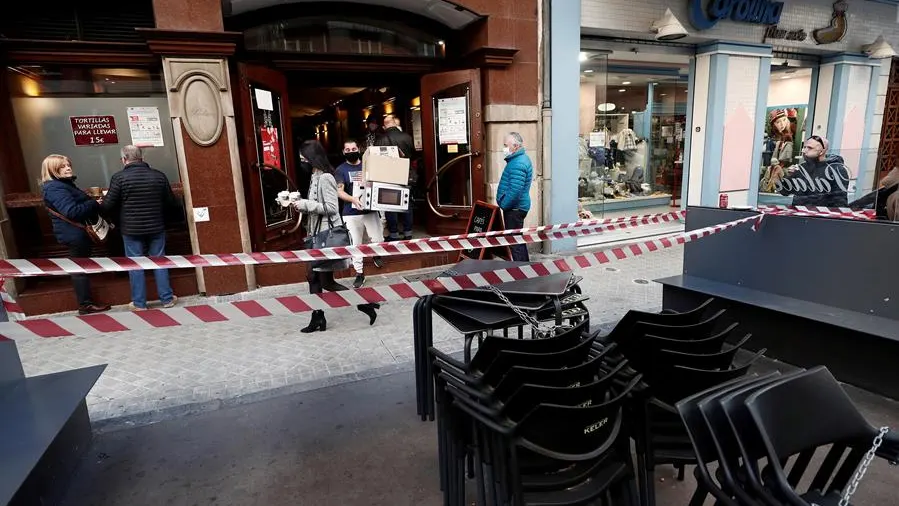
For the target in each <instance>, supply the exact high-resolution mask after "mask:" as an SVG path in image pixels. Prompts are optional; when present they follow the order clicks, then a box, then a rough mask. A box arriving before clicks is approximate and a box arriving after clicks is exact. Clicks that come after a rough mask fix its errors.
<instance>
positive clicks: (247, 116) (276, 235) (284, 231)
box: [234, 62, 302, 252]
mask: <svg viewBox="0 0 899 506" xmlns="http://www.w3.org/2000/svg"><path fill="white" fill-rule="evenodd" d="M235 73H236V74H237V75H236V78H235V79H234V82H237V83H238V86H239V87H240V89H239V91H238V93H237V97H238V98H237V99H238V100H239V101H240V104H239V106H238V109H239V110H240V115H239V117H238V122H237V123H238V124H237V127H238V132H239V133H238V136H239V139H240V142H239V143H238V144H239V145H240V158H241V162H242V163H241V165H242V166H243V171H242V172H243V180H244V200H245V201H246V207H247V218H248V220H249V221H250V236H251V243H252V249H253V251H254V252H257V251H269V250H284V249H295V248H298V247H300V241H301V240H302V234H301V232H302V230H301V229H300V230H298V231H297V232H295V233H289V232H290V230H291V229H292V228H293V227H294V223H295V222H293V221H291V222H288V223H284V224H280V225H275V226H272V227H268V226H266V224H265V211H264V210H263V209H262V208H261V207H260V205H261V203H262V195H261V193H262V188H261V185H260V182H259V174H258V170H259V169H258V167H257V163H258V162H259V160H258V155H257V151H256V132H255V122H254V119H253V118H254V115H253V109H252V107H253V102H252V98H251V97H250V85H253V84H255V85H258V86H260V87H263V88H267V89H270V90H272V91H274V92H276V93H278V94H279V95H280V97H281V101H280V102H281V103H280V109H281V133H280V134H281V139H280V141H281V143H282V145H283V146H284V157H285V159H284V160H283V164H284V169H285V173H286V174H287V176H288V177H289V178H290V179H291V181H293V182H296V168H295V167H294V151H293V150H294V147H293V135H292V132H291V125H290V121H291V120H290V100H289V97H288V86H287V77H286V76H285V75H284V74H283V73H282V72H280V71H278V70H275V69H271V68H268V67H265V66H262V65H259V64H254V63H244V62H239V63H238V64H237V65H235Z"/></svg>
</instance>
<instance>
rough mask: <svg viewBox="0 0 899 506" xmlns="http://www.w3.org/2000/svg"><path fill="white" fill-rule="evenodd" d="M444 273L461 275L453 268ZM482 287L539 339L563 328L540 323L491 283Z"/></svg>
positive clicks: (553, 334) (554, 333)
mask: <svg viewBox="0 0 899 506" xmlns="http://www.w3.org/2000/svg"><path fill="white" fill-rule="evenodd" d="M446 274H448V275H450V276H462V273H460V272H458V271H456V270H455V269H448V270H447V271H446ZM573 280H574V277H573V276H572V281H573ZM570 285H571V281H569V287H570ZM484 288H487V289H488V290H490V291H491V292H493V293H494V294H496V296H497V297H499V299H500V300H501V301H503V304H505V305H507V306H509V309H511V310H512V311H514V312H515V314H516V315H518V317H519V318H521V320H522V321H523V322H525V323H527V324H529V325H530V326H531V327H532V328H533V329H534V332H536V333H537V337H539V338H541V339H543V338H547V337H555V335H556V332H557V331H558V330H559V329H561V328H565V325H552V326H544V325H541V324H540V322H539V321H537V319H536V318H534V317H533V316H531V315H529V314H528V313H527V312H526V311H524V310H522V309H521V308H519V307H518V306H516V305H515V304H513V303H512V301H511V300H509V298H508V297H506V294H504V293H503V292H502V291H501V290H500V289H499V288H497V287H495V286H493V285H487V286H485V287H484Z"/></svg>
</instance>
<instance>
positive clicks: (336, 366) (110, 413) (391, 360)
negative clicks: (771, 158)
mask: <svg viewBox="0 0 899 506" xmlns="http://www.w3.org/2000/svg"><path fill="white" fill-rule="evenodd" d="M682 255H683V248H682V247H675V248H671V249H668V250H663V251H660V252H656V253H653V254H650V255H645V256H642V257H638V258H631V259H627V260H625V261H623V262H618V263H616V264H614V266H609V267H598V268H595V269H590V270H585V271H582V272H581V273H580V274H581V275H583V276H584V277H585V279H584V280H583V282H582V283H581V286H582V287H583V290H584V293H586V294H589V295H590V296H591V300H590V301H589V303H588V306H589V309H590V312H591V322H592V323H599V324H604V323H606V324H607V323H612V322H614V321H617V319H618V318H620V317H621V315H622V314H623V313H624V312H625V311H626V310H628V309H630V308H637V309H655V308H659V307H660V306H661V293H662V291H661V286H660V285H658V284H657V283H653V282H652V280H653V279H657V278H660V277H664V276H670V275H675V274H677V273H679V272H680V271H681V264H682ZM405 274H406V275H408V274H409V273H405ZM397 280H399V276H398V275H393V276H370V277H369V280H368V282H367V284H368V285H369V286H373V285H379V284H385V283H387V282H392V281H397ZM350 281H351V280H344V282H350ZM306 290H307V288H306V286H305V284H299V285H290V286H279V287H272V288H264V289H260V290H257V291H254V292H249V293H244V294H239V295H235V296H230V297H227V298H222V297H220V298H217V299H218V300H219V301H224V300H234V299H255V298H268V297H273V296H280V295H286V294H294V293H306ZM189 302H191V300H190V299H185V300H184V301H183V303H189ZM413 303H414V301H411V300H410V301H405V302H400V303H391V304H385V305H384V306H383V307H382V309H381V311H380V315H379V318H378V321H377V322H376V323H375V325H374V326H371V327H370V326H369V325H368V318H367V317H366V316H365V315H363V314H362V313H360V312H358V311H356V310H355V309H343V310H331V311H328V312H327V317H328V330H327V332H316V333H313V334H301V333H300V332H299V329H300V328H302V327H303V326H305V324H306V322H307V321H308V319H309V315H308V314H303V315H296V316H276V317H269V318H260V319H254V320H252V321H242V322H233V323H232V322H221V323H214V324H207V325H195V326H187V327H174V328H171V329H156V330H153V331H133V332H121V333H115V334H101V335H91V336H83V337H67V338H60V339H34V340H25V341H20V342H18V343H17V344H18V347H19V353H20V354H21V356H22V361H23V365H24V367H25V372H26V374H27V375H29V376H31V375H38V374H46V373H51V372H56V371H61V370H67V369H72V368H76V367H84V366H90V365H95V364H109V367H108V368H107V369H106V372H105V373H104V374H103V375H102V377H101V378H100V381H99V382H98V383H97V385H96V386H95V387H94V389H93V390H92V391H91V394H90V396H89V397H88V404H89V406H90V409H91V414H92V418H93V419H94V420H95V421H97V422H100V425H99V426H100V427H101V428H102V427H103V426H104V424H105V426H117V425H120V424H130V423H149V422H152V421H154V420H157V419H163V418H167V417H171V416H177V415H178V414H186V413H190V412H198V411H206V410H210V409H216V408H217V407H220V406H223V405H228V404H234V403H241V402H247V401H250V400H258V399H261V398H266V397H269V396H274V395H282V394H285V393H292V392H297V391H303V390H308V389H312V388H317V387H320V386H324V385H328V384H336V383H341V382H345V381H352V380H355V379H361V378H365V377H372V376H377V375H380V374H385V373H387V372H393V371H396V370H403V369H408V368H410V367H411V362H412V317H411V309H412V305H413ZM434 341H435V344H436V346H438V347H439V348H441V349H443V350H445V351H449V352H455V351H458V350H461V348H462V340H461V339H460V336H459V335H458V334H456V333H455V331H453V330H451V329H450V328H449V326H448V325H446V324H445V323H444V322H443V321H441V320H440V319H439V318H435V321H434Z"/></svg>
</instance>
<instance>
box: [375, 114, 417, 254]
mask: <svg viewBox="0 0 899 506" xmlns="http://www.w3.org/2000/svg"><path fill="white" fill-rule="evenodd" d="M376 145H377V146H396V147H397V150H399V153H400V157H401V158H406V159H409V160H410V163H411V158H412V155H414V154H415V141H414V140H412V136H411V135H409V134H407V133H406V132H403V131H402V130H401V129H400V122H399V120H398V119H397V118H396V116H394V115H393V114H387V115H386V116H384V135H383V136H382V137H381V138H380V139H379V140H378V142H377V144H376ZM410 174H411V166H410ZM410 179H411V178H410ZM410 182H411V181H410ZM407 184H408V183H407ZM386 214H387V231H388V232H389V234H390V238H389V240H391V241H398V240H399V239H400V232H399V229H400V223H399V221H400V220H402V222H403V223H402V227H403V239H405V240H409V239H412V207H411V204H410V207H409V209H408V210H406V211H403V212H397V213H393V212H388V213H386Z"/></svg>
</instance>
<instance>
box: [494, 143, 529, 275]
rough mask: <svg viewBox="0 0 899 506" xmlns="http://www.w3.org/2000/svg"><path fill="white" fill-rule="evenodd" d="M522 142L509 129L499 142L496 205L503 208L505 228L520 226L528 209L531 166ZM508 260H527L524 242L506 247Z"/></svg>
mask: <svg viewBox="0 0 899 506" xmlns="http://www.w3.org/2000/svg"><path fill="white" fill-rule="evenodd" d="M523 143H524V141H523V140H522V139H521V134H520V133H518V132H510V133H509V135H507V136H506V139H505V141H504V142H503V155H504V156H505V158H506V168H505V169H503V175H502V177H501V178H500V180H499V186H498V187H497V188H496V205H498V206H499V207H500V209H502V210H503V218H504V221H505V224H506V229H507V230H513V229H518V228H524V219H525V217H526V216H527V215H528V211H530V210H531V181H533V180H534V166H533V165H532V164H531V159H530V158H528V155H527V153H525V149H524V146H523V145H522V144H523ZM510 249H511V250H512V260H515V261H518V262H527V261H528V248H527V246H525V245H524V244H516V245H515V246H510Z"/></svg>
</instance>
